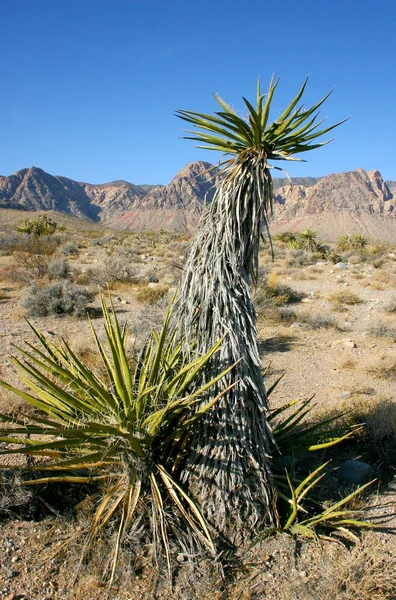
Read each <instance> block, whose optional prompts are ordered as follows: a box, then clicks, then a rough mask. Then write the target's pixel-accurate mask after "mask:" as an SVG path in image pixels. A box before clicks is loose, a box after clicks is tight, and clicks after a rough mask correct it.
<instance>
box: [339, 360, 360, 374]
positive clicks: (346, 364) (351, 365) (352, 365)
mask: <svg viewBox="0 0 396 600" xmlns="http://www.w3.org/2000/svg"><path fill="white" fill-rule="evenodd" d="M356 367H357V362H356V360H353V358H347V360H344V361H343V362H342V363H341V364H340V366H339V368H340V369H345V370H347V371H352V370H354V369H356Z"/></svg>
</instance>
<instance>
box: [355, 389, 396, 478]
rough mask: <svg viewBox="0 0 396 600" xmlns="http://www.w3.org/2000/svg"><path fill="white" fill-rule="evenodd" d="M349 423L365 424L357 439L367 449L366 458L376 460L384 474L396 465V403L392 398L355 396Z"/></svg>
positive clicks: (392, 469)
mask: <svg viewBox="0 0 396 600" xmlns="http://www.w3.org/2000/svg"><path fill="white" fill-rule="evenodd" d="M347 410H348V412H347V420H348V423H349V425H358V424H360V423H364V424H365V426H364V428H362V429H359V430H358V431H357V433H356V439H357V442H358V443H359V445H360V446H361V448H362V450H363V452H364V459H365V460H368V461H369V462H370V461H371V462H377V464H378V466H379V467H380V469H381V470H382V471H383V472H384V473H389V474H391V473H392V471H393V473H394V471H395V468H396V445H395V437H396V403H395V401H394V400H393V399H391V398H381V397H379V398H372V397H371V398H369V399H367V398H365V397H361V396H357V397H355V398H354V399H353V400H352V402H351V401H348V406H347Z"/></svg>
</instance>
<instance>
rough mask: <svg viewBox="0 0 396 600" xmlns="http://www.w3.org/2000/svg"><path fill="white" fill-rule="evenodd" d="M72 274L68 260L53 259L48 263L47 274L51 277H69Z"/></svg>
mask: <svg viewBox="0 0 396 600" xmlns="http://www.w3.org/2000/svg"><path fill="white" fill-rule="evenodd" d="M70 274H71V269H70V265H69V263H68V262H67V260H63V259H61V260H51V262H49V263H48V269H47V275H48V278H49V279H68V278H69V277H70Z"/></svg>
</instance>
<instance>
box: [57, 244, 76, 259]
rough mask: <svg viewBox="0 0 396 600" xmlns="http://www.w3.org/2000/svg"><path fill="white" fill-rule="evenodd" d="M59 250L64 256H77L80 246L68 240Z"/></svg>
mask: <svg viewBox="0 0 396 600" xmlns="http://www.w3.org/2000/svg"><path fill="white" fill-rule="evenodd" d="M59 252H60V254H63V255H64V256H77V255H78V246H76V244H74V243H73V242H67V244H63V246H61V247H60V248H59Z"/></svg>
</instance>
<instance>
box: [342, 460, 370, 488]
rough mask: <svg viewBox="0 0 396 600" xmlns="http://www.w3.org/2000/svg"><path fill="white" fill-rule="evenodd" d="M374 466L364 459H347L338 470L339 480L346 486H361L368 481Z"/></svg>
mask: <svg viewBox="0 0 396 600" xmlns="http://www.w3.org/2000/svg"><path fill="white" fill-rule="evenodd" d="M372 473H373V468H372V466H371V465H369V464H368V463H366V462H364V461H362V460H346V461H345V462H344V463H343V464H342V465H341V467H340V469H339V471H338V480H339V482H340V483H341V484H342V485H345V486H359V485H362V484H363V483H365V482H366V481H368V480H369V479H370V477H371V475H372Z"/></svg>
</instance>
